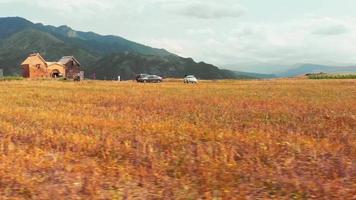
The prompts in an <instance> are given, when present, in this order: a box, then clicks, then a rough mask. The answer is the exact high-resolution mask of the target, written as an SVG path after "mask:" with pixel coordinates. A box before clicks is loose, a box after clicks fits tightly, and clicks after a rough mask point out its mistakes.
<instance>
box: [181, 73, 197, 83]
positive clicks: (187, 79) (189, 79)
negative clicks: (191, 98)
mask: <svg viewBox="0 0 356 200" xmlns="http://www.w3.org/2000/svg"><path fill="white" fill-rule="evenodd" d="M184 83H198V79H197V78H195V76H193V75H188V76H185V77H184Z"/></svg>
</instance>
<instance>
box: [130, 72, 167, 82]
mask: <svg viewBox="0 0 356 200" xmlns="http://www.w3.org/2000/svg"><path fill="white" fill-rule="evenodd" d="M136 81H137V82H140V83H160V82H162V81H163V78H162V77H160V76H157V75H149V74H139V75H137V76H136Z"/></svg>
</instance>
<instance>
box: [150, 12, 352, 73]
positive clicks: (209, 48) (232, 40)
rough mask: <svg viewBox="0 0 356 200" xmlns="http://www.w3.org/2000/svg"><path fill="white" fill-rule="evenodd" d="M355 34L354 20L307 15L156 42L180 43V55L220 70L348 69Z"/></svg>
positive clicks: (168, 46) (164, 44)
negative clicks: (229, 66) (296, 66)
mask: <svg viewBox="0 0 356 200" xmlns="http://www.w3.org/2000/svg"><path fill="white" fill-rule="evenodd" d="M340 27H343V28H340ZM345 29H346V30H345ZM354 30H356V23H355V21H354V20H353V19H347V18H319V17H314V18H309V17H308V18H299V19H295V20H289V21H284V22H271V23H262V22H261V23H258V22H249V23H243V22H239V23H236V26H235V27H233V28H232V27H227V28H226V29H221V30H220V29H217V28H215V29H214V28H208V29H199V28H197V29H196V30H191V29H190V30H188V31H186V33H187V34H188V37H189V39H186V40H175V39H174V38H170V39H169V41H170V42H169V43H159V41H156V43H155V44H159V45H162V47H164V48H167V49H168V50H170V45H172V44H175V46H176V45H179V46H180V48H179V52H188V53H189V56H192V57H194V58H196V59H197V60H203V61H206V62H210V63H213V64H216V65H219V66H225V65H226V64H232V65H234V66H242V67H244V66H245V65H250V66H255V65H257V64H259V63H264V64H266V65H267V66H273V65H276V66H277V65H284V66H287V65H288V66H289V65H293V64H295V63H316V64H327V65H349V64H352V63H356V57H355V56H354V55H356V47H355V46H354V45H353V44H352V42H351V41H356V35H355V34H353V33H354V32H355V31H354ZM345 33H349V34H345ZM325 35H334V36H340V37H325ZM188 37H187V38H188ZM165 40H166V41H167V40H168V39H167V38H166V39H165ZM268 68H269V67H268ZM265 72H268V71H265Z"/></svg>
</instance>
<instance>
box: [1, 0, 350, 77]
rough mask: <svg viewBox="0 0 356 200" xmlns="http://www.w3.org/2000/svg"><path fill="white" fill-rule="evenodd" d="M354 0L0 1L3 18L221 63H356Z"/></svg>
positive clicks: (257, 68) (255, 68) (273, 68)
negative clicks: (116, 38)
mask: <svg viewBox="0 0 356 200" xmlns="http://www.w3.org/2000/svg"><path fill="white" fill-rule="evenodd" d="M354 8H356V1H355V0H130V1H127V0H126V1H124V0H31V1H28V0H0V13H1V16H2V17H6V16H20V17H24V18H26V19H28V20H30V21H32V22H35V23H43V24H47V25H55V26H60V25H68V26H70V27H72V28H73V29H75V30H80V31H93V32H96V33H99V34H104V35H118V36H122V37H125V38H127V39H129V40H133V41H136V42H139V43H142V44H146V45H149V46H153V47H157V48H165V49H167V50H168V51H170V52H172V53H176V54H178V55H180V56H183V57H192V58H194V59H195V60H196V61H204V62H207V63H212V64H214V65H217V66H219V67H222V68H227V69H234V70H242V71H250V72H263V73H274V72H279V71H283V70H285V69H286V68H288V67H293V66H295V65H297V64H301V63H314V64H324V65H336V66H348V65H356V45H355V44H354V43H356V12H355V11H354Z"/></svg>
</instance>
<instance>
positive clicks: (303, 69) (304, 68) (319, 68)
mask: <svg viewBox="0 0 356 200" xmlns="http://www.w3.org/2000/svg"><path fill="white" fill-rule="evenodd" d="M319 72H324V73H356V66H347V67H339V66H327V65H318V64H299V65H295V66H294V67H292V68H291V69H289V70H287V71H284V72H282V73H279V74H277V76H279V77H294V76H298V75H303V74H307V73H319Z"/></svg>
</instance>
